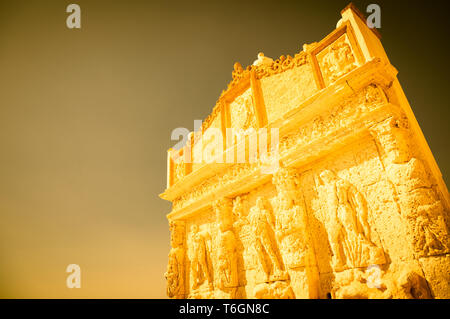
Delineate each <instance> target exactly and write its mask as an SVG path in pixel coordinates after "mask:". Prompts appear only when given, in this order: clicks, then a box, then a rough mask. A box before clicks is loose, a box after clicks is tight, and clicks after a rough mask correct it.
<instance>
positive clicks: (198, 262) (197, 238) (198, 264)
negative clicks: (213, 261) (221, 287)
mask: <svg viewBox="0 0 450 319" xmlns="http://www.w3.org/2000/svg"><path fill="white" fill-rule="evenodd" d="M209 238H210V236H209V234H208V233H205V232H200V231H199V229H198V226H197V225H195V224H194V225H192V226H191V245H190V246H191V247H192V253H191V258H190V259H191V274H192V278H193V283H192V289H197V288H198V287H200V285H202V284H203V283H204V281H205V280H207V282H208V284H209V285H211V284H212V274H211V269H210V267H209V263H208V249H207V244H206V242H207V240H209Z"/></svg>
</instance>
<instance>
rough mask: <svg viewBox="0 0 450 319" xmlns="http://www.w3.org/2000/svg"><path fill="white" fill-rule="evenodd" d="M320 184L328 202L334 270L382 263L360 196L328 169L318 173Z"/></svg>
mask: <svg viewBox="0 0 450 319" xmlns="http://www.w3.org/2000/svg"><path fill="white" fill-rule="evenodd" d="M320 182H321V183H323V185H322V186H319V188H322V190H321V193H322V196H323V195H325V196H326V199H327V201H326V203H327V212H328V214H329V225H328V227H327V231H328V238H329V241H330V246H331V250H332V252H333V261H332V264H333V268H334V270H335V271H338V270H342V269H344V268H355V267H367V266H369V265H374V264H384V263H385V257H384V253H383V251H382V249H381V248H379V247H377V246H376V245H375V244H374V243H373V242H372V241H371V231H370V226H369V224H368V207H367V203H366V201H365V199H364V197H363V196H362V194H361V193H360V192H359V191H358V190H357V189H356V188H355V186H354V185H352V184H350V183H349V182H348V181H346V180H343V179H341V178H339V177H337V176H336V175H335V174H334V173H333V172H332V171H330V170H324V171H322V172H321V173H320ZM318 184H320V183H318Z"/></svg>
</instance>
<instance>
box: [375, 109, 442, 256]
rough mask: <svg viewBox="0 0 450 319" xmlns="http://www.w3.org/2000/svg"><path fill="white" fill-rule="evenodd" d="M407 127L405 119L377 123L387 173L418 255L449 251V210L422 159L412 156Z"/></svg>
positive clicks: (377, 136) (376, 135) (377, 133)
mask: <svg viewBox="0 0 450 319" xmlns="http://www.w3.org/2000/svg"><path fill="white" fill-rule="evenodd" d="M407 128H408V122H407V120H406V119H396V118H389V119H387V120H386V121H384V122H383V123H381V124H379V125H377V126H375V127H374V128H373V134H374V136H375V138H376V141H377V143H378V144H379V145H380V148H381V149H382V150H383V160H384V163H385V168H386V173H387V175H388V178H389V180H390V181H391V183H392V184H393V185H394V187H395V190H396V192H397V194H396V198H397V200H398V204H399V206H400V210H401V214H402V216H403V217H404V218H405V219H406V222H407V225H408V228H409V234H410V241H411V242H412V245H413V247H414V252H415V254H416V256H418V257H423V256H432V255H440V254H445V253H449V252H450V238H449V231H448V228H447V225H446V222H445V218H444V216H445V215H447V212H446V210H445V208H444V206H443V204H442V202H441V200H440V199H439V197H438V195H437V193H436V191H435V189H434V187H433V186H434V185H433V184H432V182H431V180H430V176H429V173H428V171H427V169H426V168H425V166H424V164H423V162H422V161H421V160H420V159H417V158H415V157H412V154H411V147H410V145H408V142H407V141H408V137H407V135H408V131H407Z"/></svg>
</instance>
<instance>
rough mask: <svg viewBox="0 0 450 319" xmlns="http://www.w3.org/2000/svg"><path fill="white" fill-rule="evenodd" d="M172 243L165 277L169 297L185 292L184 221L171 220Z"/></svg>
mask: <svg viewBox="0 0 450 319" xmlns="http://www.w3.org/2000/svg"><path fill="white" fill-rule="evenodd" d="M170 231H171V236H170V244H171V246H172V248H171V249H170V252H169V262H168V264H167V272H166V273H165V274H164V277H165V278H166V280H167V296H169V298H181V297H182V296H183V294H184V263H185V262H184V261H185V248H184V233H185V231H184V222H182V221H171V222H170Z"/></svg>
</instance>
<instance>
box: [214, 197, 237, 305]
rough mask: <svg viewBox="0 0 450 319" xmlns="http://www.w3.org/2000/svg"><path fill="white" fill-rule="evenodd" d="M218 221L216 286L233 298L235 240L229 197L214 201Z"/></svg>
mask: <svg viewBox="0 0 450 319" xmlns="http://www.w3.org/2000/svg"><path fill="white" fill-rule="evenodd" d="M214 210H215V213H216V220H217V223H218V228H219V232H218V236H217V242H218V245H217V255H216V258H217V261H216V264H217V273H218V278H217V286H218V288H219V289H220V290H222V291H224V292H225V293H227V297H229V298H234V297H235V292H236V289H235V288H236V287H237V286H238V264H237V240H236V236H235V234H234V232H233V215H232V202H231V199H228V198H224V199H221V200H218V201H216V202H215V203H214Z"/></svg>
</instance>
